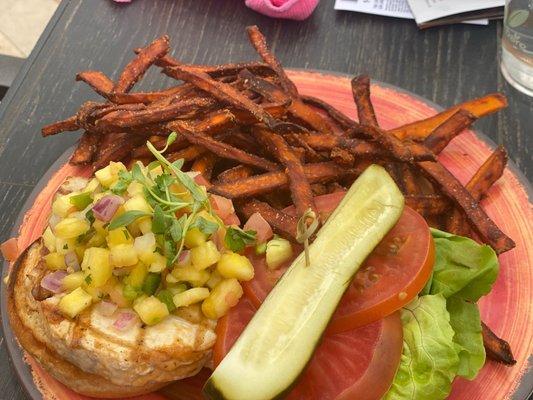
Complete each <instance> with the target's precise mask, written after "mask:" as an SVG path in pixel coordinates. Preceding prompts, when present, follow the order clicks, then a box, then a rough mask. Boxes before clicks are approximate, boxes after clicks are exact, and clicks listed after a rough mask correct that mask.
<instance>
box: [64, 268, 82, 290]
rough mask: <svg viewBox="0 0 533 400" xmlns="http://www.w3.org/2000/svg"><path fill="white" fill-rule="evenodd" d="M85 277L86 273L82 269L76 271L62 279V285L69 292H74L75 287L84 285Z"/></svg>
mask: <svg viewBox="0 0 533 400" xmlns="http://www.w3.org/2000/svg"><path fill="white" fill-rule="evenodd" d="M84 279H85V274H84V273H83V272H82V271H76V272H73V273H71V274H68V275H67V276H65V277H64V278H63V280H62V281H61V286H62V287H63V289H65V290H66V291H67V292H72V291H73V290H74V289H77V288H79V287H81V285H83V281H84Z"/></svg>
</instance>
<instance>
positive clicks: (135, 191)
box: [127, 181, 144, 197]
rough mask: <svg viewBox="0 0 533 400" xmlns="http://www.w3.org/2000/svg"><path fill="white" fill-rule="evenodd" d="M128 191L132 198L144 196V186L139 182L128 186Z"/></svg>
mask: <svg viewBox="0 0 533 400" xmlns="http://www.w3.org/2000/svg"><path fill="white" fill-rule="evenodd" d="M127 191H128V194H129V196H130V197H134V196H144V186H143V185H142V184H141V183H139V182H137V181H133V182H131V183H130V184H129V185H128V189H127Z"/></svg>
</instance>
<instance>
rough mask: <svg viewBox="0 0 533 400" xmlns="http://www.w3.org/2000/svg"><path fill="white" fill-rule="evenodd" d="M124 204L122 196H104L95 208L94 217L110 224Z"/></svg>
mask: <svg viewBox="0 0 533 400" xmlns="http://www.w3.org/2000/svg"><path fill="white" fill-rule="evenodd" d="M122 203H124V199H123V198H122V197H120V196H116V195H114V194H110V195H107V196H104V197H102V198H101V199H100V200H98V201H97V202H96V204H95V205H94V206H93V213H94V217H95V218H96V219H99V220H100V221H103V222H109V221H111V218H113V215H115V213H116V212H117V210H118V208H119V207H120V206H121V205H122Z"/></svg>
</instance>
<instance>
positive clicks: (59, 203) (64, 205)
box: [52, 193, 75, 218]
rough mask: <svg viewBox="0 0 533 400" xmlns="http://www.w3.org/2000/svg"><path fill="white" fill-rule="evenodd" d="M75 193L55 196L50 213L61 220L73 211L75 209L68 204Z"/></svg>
mask: <svg viewBox="0 0 533 400" xmlns="http://www.w3.org/2000/svg"><path fill="white" fill-rule="evenodd" d="M74 194H75V193H69V194H64V195H60V196H57V197H56V198H55V199H54V202H53V203H52V212H53V213H54V214H56V215H58V216H60V217H61V218H65V217H66V216H67V215H68V214H69V212H71V211H72V210H75V207H74V206H73V205H72V203H71V202H70V197H71V196H73V195H74Z"/></svg>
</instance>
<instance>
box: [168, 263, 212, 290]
mask: <svg viewBox="0 0 533 400" xmlns="http://www.w3.org/2000/svg"><path fill="white" fill-rule="evenodd" d="M171 274H172V275H171V276H172V277H174V278H175V279H176V281H178V282H181V281H182V282H189V283H190V284H191V285H193V286H203V285H205V283H206V282H207V281H208V280H209V277H210V274H209V272H207V271H206V270H205V269H204V270H198V269H196V268H195V267H193V266H190V267H177V268H174V269H173V270H172V272H171ZM167 282H168V276H167Z"/></svg>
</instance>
